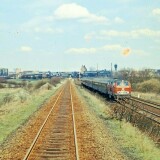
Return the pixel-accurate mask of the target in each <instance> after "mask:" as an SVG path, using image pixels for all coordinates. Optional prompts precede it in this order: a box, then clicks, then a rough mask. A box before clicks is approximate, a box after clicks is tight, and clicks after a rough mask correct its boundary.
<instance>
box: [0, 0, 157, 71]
mask: <svg viewBox="0 0 160 160" xmlns="http://www.w3.org/2000/svg"><path fill="white" fill-rule="evenodd" d="M111 63H112V64H115V63H116V64H118V68H119V69H122V68H134V69H144V68H153V69H160V0H156V1H151V0H150V1H149V0H141V1H139V0H101V1H97V0H92V1H85V0H76V1H73V0H63V1H62V0H58V1H55V0H27V1H26V0H1V5H0V67H5V68H9V70H13V69H15V68H22V70H41V71H48V70H51V71H74V70H77V71H78V70H79V69H80V67H81V65H86V67H87V68H88V70H89V69H90V68H92V69H93V68H97V65H98V68H99V69H110V64H111Z"/></svg>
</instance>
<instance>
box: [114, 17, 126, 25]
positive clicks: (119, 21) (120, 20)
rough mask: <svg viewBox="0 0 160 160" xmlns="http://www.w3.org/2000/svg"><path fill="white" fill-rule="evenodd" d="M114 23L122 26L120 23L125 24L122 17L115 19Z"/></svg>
mask: <svg viewBox="0 0 160 160" xmlns="http://www.w3.org/2000/svg"><path fill="white" fill-rule="evenodd" d="M114 22H115V23H119V24H120V23H124V20H123V19H122V18H120V17H115V19H114Z"/></svg>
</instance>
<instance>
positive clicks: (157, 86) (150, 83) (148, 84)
mask: <svg viewBox="0 0 160 160" xmlns="http://www.w3.org/2000/svg"><path fill="white" fill-rule="evenodd" d="M136 88H137V90H138V91H141V92H153V93H160V81H159V80H157V79H150V80H147V81H144V82H142V83H138V84H137V87H136Z"/></svg>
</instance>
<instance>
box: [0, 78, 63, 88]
mask: <svg viewBox="0 0 160 160" xmlns="http://www.w3.org/2000/svg"><path fill="white" fill-rule="evenodd" d="M60 81H61V78H59V77H53V78H51V79H43V80H38V81H10V80H9V81H8V80H6V79H4V78H0V88H28V89H30V88H34V89H38V88H40V87H41V86H42V85H44V84H46V83H48V84H50V85H53V86H56V85H57V84H58V83H60Z"/></svg>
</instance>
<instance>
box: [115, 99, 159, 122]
mask: <svg viewBox="0 0 160 160" xmlns="http://www.w3.org/2000/svg"><path fill="white" fill-rule="evenodd" d="M117 103H118V104H120V105H121V106H124V107H127V108H128V109H130V110H132V111H133V112H136V113H137V114H139V115H144V113H141V112H140V111H142V110H139V111H137V110H135V109H133V108H132V107H129V106H127V105H124V103H121V102H120V101H117ZM151 116H152V114H151ZM145 117H146V118H148V119H150V120H152V121H154V122H155V123H157V124H160V121H157V120H155V119H153V118H151V117H149V115H145Z"/></svg>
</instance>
